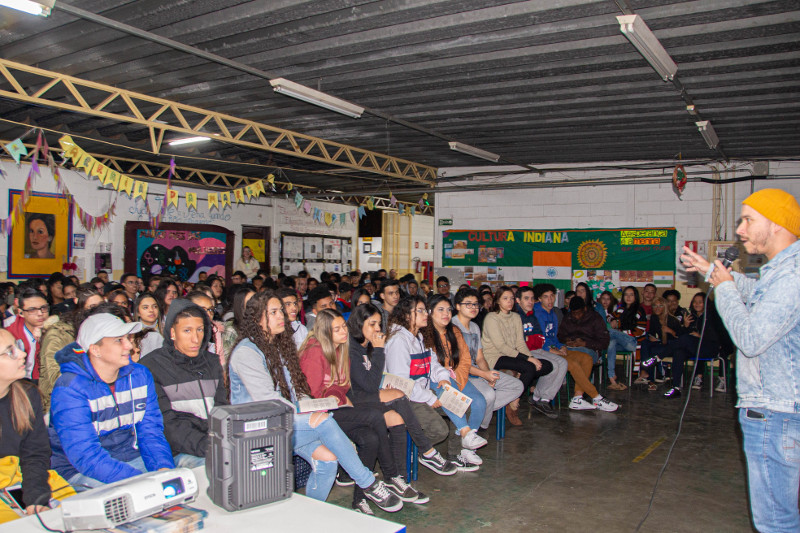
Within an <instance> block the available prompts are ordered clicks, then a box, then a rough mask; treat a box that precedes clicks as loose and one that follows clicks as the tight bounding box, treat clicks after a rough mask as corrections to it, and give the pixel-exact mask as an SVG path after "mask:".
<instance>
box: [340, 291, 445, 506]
mask: <svg viewBox="0 0 800 533" xmlns="http://www.w3.org/2000/svg"><path fill="white" fill-rule="evenodd" d="M347 329H348V331H349V333H350V377H351V380H352V382H351V388H350V393H349V395H350V397H351V399H352V401H353V403H354V404H355V405H359V404H367V405H371V406H373V407H375V408H377V409H380V410H382V411H383V413H384V415H383V416H384V419H385V420H386V426H387V427H388V429H389V444H390V446H391V448H392V454H393V455H394V458H395V462H396V463H397V464H399V465H403V464H404V463H405V460H406V459H405V457H406V430H408V434H409V435H410V436H411V439H412V440H413V441H414V444H416V445H417V447H418V448H419V449H420V450H422V452H421V453H422V456H421V457H420V459H419V461H420V463H421V464H422V465H423V466H425V467H427V468H429V469H431V470H433V471H434V472H436V473H437V474H439V475H441V476H449V475H452V474H455V473H456V472H457V471H458V469H457V468H456V465H455V464H453V463H451V462H450V461H447V460H446V459H444V458H443V457H442V456H441V455H440V454H439V452H437V451H436V448H434V447H433V444H432V443H431V441H430V439H429V438H428V436H427V435H425V432H424V431H423V430H422V427H421V426H420V424H419V421H418V420H417V417H416V416H415V415H414V411H413V410H412V408H411V402H410V400H409V399H408V398H406V396H405V394H403V393H402V392H401V391H399V390H397V389H381V388H380V384H381V380H382V379H383V368H384V366H385V363H386V355H385V353H384V345H385V342H386V335H384V334H383V327H382V326H381V313H380V311H379V310H378V308H377V307H375V306H374V305H372V304H370V303H367V304H363V305H358V306H356V307H355V308H353V311H352V312H351V313H350V318H349V319H348V320H347ZM420 495H422V493H420ZM416 503H421V502H419V500H417V502H416Z"/></svg>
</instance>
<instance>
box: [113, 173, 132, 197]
mask: <svg viewBox="0 0 800 533" xmlns="http://www.w3.org/2000/svg"><path fill="white" fill-rule="evenodd" d="M133 183H134V181H133V179H132V178H131V177H130V176H125V175H124V174H121V175H120V178H119V189H117V190H118V191H119V192H124V193H125V194H127V195H128V196H129V197H132V196H133Z"/></svg>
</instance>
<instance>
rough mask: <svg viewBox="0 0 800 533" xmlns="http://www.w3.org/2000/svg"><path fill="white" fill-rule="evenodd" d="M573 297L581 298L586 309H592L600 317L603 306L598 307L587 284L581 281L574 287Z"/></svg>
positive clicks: (597, 302)
mask: <svg viewBox="0 0 800 533" xmlns="http://www.w3.org/2000/svg"><path fill="white" fill-rule="evenodd" d="M575 296H580V297H581V298H583V302H584V304H585V305H586V309H593V310H594V311H597V313H598V314H600V315H601V316H602V312H603V306H602V305H600V302H599V301H597V300H595V299H594V291H592V289H590V288H589V285H588V284H587V283H584V282H583V281H581V282H580V283H578V284H577V285H575ZM568 307H569V306H568Z"/></svg>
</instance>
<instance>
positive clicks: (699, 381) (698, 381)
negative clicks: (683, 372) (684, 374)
mask: <svg viewBox="0 0 800 533" xmlns="http://www.w3.org/2000/svg"><path fill="white" fill-rule="evenodd" d="M692 388H693V389H694V390H700V389H702V388H703V376H695V377H694V383H692Z"/></svg>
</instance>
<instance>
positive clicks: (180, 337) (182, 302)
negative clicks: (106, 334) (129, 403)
mask: <svg viewBox="0 0 800 533" xmlns="http://www.w3.org/2000/svg"><path fill="white" fill-rule="evenodd" d="M201 294H202V293H201ZM206 300H207V301H206V302H204V303H205V304H208V305H209V306H210V305H211V300H210V299H209V298H207V297H206ZM164 333H165V334H166V337H167V338H166V339H164V345H163V346H162V347H161V348H159V349H158V350H155V351H153V352H150V353H149V354H147V355H145V356H144V357H142V359H141V361H140V364H142V365H143V366H145V367H147V369H148V370H150V373H151V374H153V381H154V382H155V388H156V394H157V395H158V406H159V407H160V408H161V415H162V416H163V417H164V428H165V431H164V436H165V437H166V438H167V442H168V443H169V445H170V447H171V448H172V455H173V456H174V457H175V465H176V466H183V467H186V468H194V467H196V466H202V465H204V464H205V456H206V451H207V450H208V418H209V413H210V411H211V408H213V407H215V406H217V405H228V403H229V402H228V390H227V388H226V386H225V379H224V375H223V372H222V365H221V364H220V360H219V357H218V356H217V355H216V354H213V353H211V352H210V351H209V350H208V346H209V342H210V340H211V318H210V317H209V315H208V311H207V310H206V309H204V308H203V307H202V306H200V305H198V304H196V303H194V302H192V301H191V300H188V299H183V298H178V299H176V300H175V301H173V302H172V305H170V306H169V313H168V314H167V318H166V320H165V321H164Z"/></svg>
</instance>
